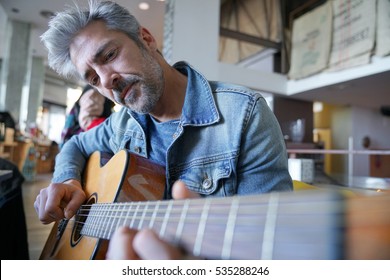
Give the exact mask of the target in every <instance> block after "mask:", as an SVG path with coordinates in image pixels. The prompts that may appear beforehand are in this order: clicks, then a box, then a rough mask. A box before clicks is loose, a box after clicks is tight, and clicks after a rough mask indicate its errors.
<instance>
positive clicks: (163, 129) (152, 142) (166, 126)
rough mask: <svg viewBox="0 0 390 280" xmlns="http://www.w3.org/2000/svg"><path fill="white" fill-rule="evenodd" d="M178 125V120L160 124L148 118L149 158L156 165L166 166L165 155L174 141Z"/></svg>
mask: <svg viewBox="0 0 390 280" xmlns="http://www.w3.org/2000/svg"><path fill="white" fill-rule="evenodd" d="M178 125H179V120H172V121H167V122H163V123H161V122H158V121H157V120H156V119H155V118H153V117H152V116H150V121H149V125H148V134H149V158H152V159H153V160H154V161H155V162H156V163H157V164H160V165H162V166H166V153H167V150H168V148H169V146H170V145H171V144H172V142H173V140H174V134H175V132H176V130H177V126H178Z"/></svg>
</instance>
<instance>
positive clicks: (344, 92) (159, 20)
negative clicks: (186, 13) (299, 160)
mask: <svg viewBox="0 0 390 280" xmlns="http://www.w3.org/2000/svg"><path fill="white" fill-rule="evenodd" d="M305 1H308V0H293V1H292V0H288V1H285V0H284V1H281V2H282V3H285V5H286V7H285V9H287V10H291V9H292V8H294V7H296V6H297V5H301V4H302V3H303V2H305ZM73 2H74V0H0V4H1V6H2V8H3V9H4V11H5V13H6V14H7V16H8V17H9V18H11V19H13V20H18V21H23V22H29V23H31V26H32V38H31V42H32V49H33V52H34V55H35V56H39V57H44V58H46V57H47V54H46V50H45V48H44V47H43V45H42V43H41V42H40V39H39V36H40V35H41V34H42V33H43V32H45V30H46V28H47V24H48V19H47V18H44V17H42V16H41V15H40V12H41V11H42V10H49V11H53V12H56V11H61V10H63V9H64V7H65V6H66V5H72V4H73ZM87 2H88V0H77V3H80V4H81V5H82V6H85V5H87ZM116 2H117V3H119V4H121V5H123V6H125V7H126V8H128V9H129V10H130V11H131V12H132V13H133V14H134V15H135V16H136V17H137V18H138V20H139V21H140V22H141V24H142V25H143V26H145V27H146V28H148V29H149V30H150V31H151V33H152V34H153V35H154V36H155V38H156V40H157V42H158V43H159V44H160V46H162V41H163V22H164V12H165V3H164V1H159V0H144V1H140V0H116ZM140 2H147V3H149V5H150V9H149V10H147V11H143V10H140V9H139V8H138V5H139V3H140ZM309 2H310V0H309ZM222 3H223V1H222ZM291 3H295V4H296V5H295V6H292V7H290V8H289V7H288V6H289V5H292V4H291ZM4 11H1V7H0V38H3V36H4V35H3V32H4V31H5V19H4V16H2V12H4ZM0 41H2V40H0ZM2 53H3V50H2V45H1V44H0V58H1V57H2ZM51 74H52V75H54V73H51ZM389 88H390V72H389V71H386V72H382V73H379V74H375V75H370V76H368V77H364V78H360V79H355V80H350V81H345V82H343V83H342V84H341V85H332V86H324V87H320V88H316V89H311V90H309V91H306V92H301V93H297V94H294V95H293V96H291V97H293V98H298V99H303V100H309V101H323V102H327V103H331V104H336V105H355V106H362V107H370V108H380V107H381V106H382V105H390V92H389ZM367 96H369V98H367Z"/></svg>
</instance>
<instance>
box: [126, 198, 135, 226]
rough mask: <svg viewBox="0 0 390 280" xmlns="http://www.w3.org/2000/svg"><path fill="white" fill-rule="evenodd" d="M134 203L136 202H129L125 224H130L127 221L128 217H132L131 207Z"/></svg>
mask: <svg viewBox="0 0 390 280" xmlns="http://www.w3.org/2000/svg"><path fill="white" fill-rule="evenodd" d="M133 205H134V203H130V204H128V207H127V208H128V209H127V213H126V215H125V219H124V221H123V226H127V227H128V226H129V224H128V223H127V219H128V218H129V217H130V213H131V209H132V208H133Z"/></svg>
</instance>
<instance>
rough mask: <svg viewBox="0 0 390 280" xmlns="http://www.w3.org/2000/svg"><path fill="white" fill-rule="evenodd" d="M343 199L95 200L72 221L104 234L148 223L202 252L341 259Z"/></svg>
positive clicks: (317, 195)
mask: <svg viewBox="0 0 390 280" xmlns="http://www.w3.org/2000/svg"><path fill="white" fill-rule="evenodd" d="M342 201H343V200H342V198H341V196H340V195H339V194H337V193H333V192H322V191H318V192H310V193H306V192H301V193H299V194H298V193H294V194H291V193H288V194H286V193H272V194H267V195H255V196H234V197H229V198H205V199H192V200H166V201H147V202H127V203H107V204H99V203H98V204H93V205H84V206H83V207H82V208H81V209H80V211H79V213H78V215H77V216H78V217H77V218H76V222H77V221H78V220H85V223H83V224H82V226H81V227H80V228H82V230H81V234H82V235H86V236H90V237H97V238H103V239H110V238H111V236H112V234H113V233H114V231H115V230H116V229H117V228H119V227H121V226H126V227H130V228H133V229H138V230H140V229H143V228H150V229H153V230H155V231H156V232H157V233H158V234H159V236H160V237H161V238H162V239H164V240H167V241H169V242H171V243H174V244H177V245H179V246H181V247H182V248H183V249H185V250H186V251H187V252H188V253H191V254H193V255H195V256H202V257H206V258H218V259H221V258H222V259H296V258H298V259H339V258H341V255H340V254H342V252H343V248H341V244H342V239H343V235H342V232H343V231H342V227H343V225H344V221H343V203H342ZM86 215H87V218H86V219H83V218H85V216H86ZM79 223H81V222H79Z"/></svg>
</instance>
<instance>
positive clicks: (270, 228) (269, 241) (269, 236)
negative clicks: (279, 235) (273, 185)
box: [261, 193, 279, 260]
mask: <svg viewBox="0 0 390 280" xmlns="http://www.w3.org/2000/svg"><path fill="white" fill-rule="evenodd" d="M278 205H279V196H278V194H276V193H270V196H269V200H268V209H267V213H266V219H265V224H264V233H263V244H262V248H261V259H262V260H271V259H272V257H273V249H274V237H275V228H276V219H277V214H278Z"/></svg>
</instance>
